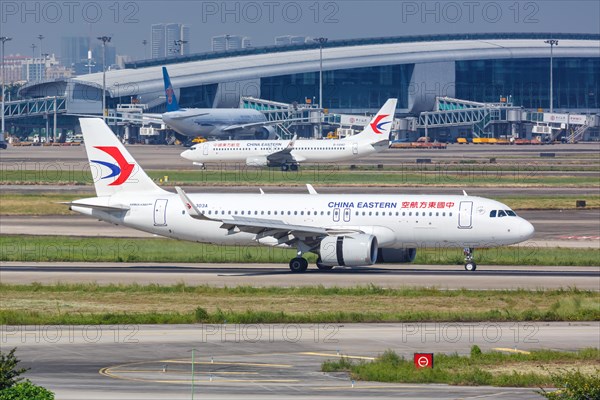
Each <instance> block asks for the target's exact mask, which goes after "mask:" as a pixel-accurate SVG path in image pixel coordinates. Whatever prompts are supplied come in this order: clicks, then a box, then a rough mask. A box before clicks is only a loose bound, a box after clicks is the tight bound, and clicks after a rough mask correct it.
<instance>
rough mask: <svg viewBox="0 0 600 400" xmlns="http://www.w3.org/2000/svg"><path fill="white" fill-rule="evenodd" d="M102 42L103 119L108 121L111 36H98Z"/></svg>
mask: <svg viewBox="0 0 600 400" xmlns="http://www.w3.org/2000/svg"><path fill="white" fill-rule="evenodd" d="M97 39H98V40H101V41H102V119H103V120H105V121H106V42H109V43H110V39H111V37H110V36H98V38H97Z"/></svg>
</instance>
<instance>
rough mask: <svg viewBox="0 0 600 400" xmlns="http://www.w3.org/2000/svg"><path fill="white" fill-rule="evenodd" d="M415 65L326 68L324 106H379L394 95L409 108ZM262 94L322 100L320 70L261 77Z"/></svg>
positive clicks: (281, 98) (285, 99) (300, 100)
mask: <svg viewBox="0 0 600 400" xmlns="http://www.w3.org/2000/svg"><path fill="white" fill-rule="evenodd" d="M413 68H414V65H413V64H405V65H387V66H378V67H366V68H351V69H339V70H333V71H323V103H324V104H323V107H324V108H332V109H357V108H361V109H365V108H371V109H378V108H380V107H381V106H382V105H383V103H385V101H386V100H387V99H389V98H391V97H396V98H398V108H407V107H408V86H409V83H410V77H411V75H412V71H413ZM260 90H261V97H262V98H263V99H269V100H274V101H280V102H284V103H292V102H294V101H295V102H298V103H304V100H305V99H307V98H308V99H313V102H314V103H318V102H319V72H318V71H316V72H309V73H301V74H291V75H279V76H271V77H265V78H262V79H261V86H260Z"/></svg>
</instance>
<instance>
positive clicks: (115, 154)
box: [79, 118, 164, 197]
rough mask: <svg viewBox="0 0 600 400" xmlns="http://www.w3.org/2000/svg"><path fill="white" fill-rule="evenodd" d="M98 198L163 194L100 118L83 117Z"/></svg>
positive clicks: (83, 130) (87, 149)
mask: <svg viewBox="0 0 600 400" xmlns="http://www.w3.org/2000/svg"><path fill="white" fill-rule="evenodd" d="M79 123H80V124H81V131H82V133H83V141H84V143H85V151H86V153H87V156H88V160H89V162H90V169H91V171H92V178H93V180H94V186H95V188H96V196H98V197H101V196H111V195H113V194H116V193H123V192H164V190H163V189H161V188H160V187H158V186H157V185H156V184H155V183H154V182H153V181H152V179H150V177H149V176H148V175H146V173H145V172H144V170H143V169H142V168H141V167H140V166H139V165H138V164H137V162H136V161H135V160H134V159H133V157H132V156H131V154H129V152H128V151H127V149H125V146H123V145H122V144H121V142H120V141H119V139H118V138H117V137H116V136H115V134H114V133H113V132H112V131H111V129H110V128H109V127H108V125H106V123H105V122H104V121H103V120H102V119H101V118H80V119H79Z"/></svg>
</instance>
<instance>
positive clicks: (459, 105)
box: [416, 97, 522, 137]
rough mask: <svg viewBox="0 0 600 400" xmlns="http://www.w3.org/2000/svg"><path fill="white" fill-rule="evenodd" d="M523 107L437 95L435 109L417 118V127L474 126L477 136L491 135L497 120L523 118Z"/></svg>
mask: <svg viewBox="0 0 600 400" xmlns="http://www.w3.org/2000/svg"><path fill="white" fill-rule="evenodd" d="M521 113H522V109H521V107H515V106H513V104H512V103H504V102H499V103H479V102H475V101H468V100H461V99H455V98H451V97H437V98H436V99H435V106H434V110H433V111H425V112H422V113H421V114H420V115H419V118H418V119H417V124H416V127H417V128H424V129H425V136H427V133H428V132H427V131H428V129H429V128H443V127H449V126H466V125H471V126H473V135H474V136H475V137H482V136H489V134H488V133H487V128H488V126H489V125H490V124H492V123H495V122H517V121H520V120H521Z"/></svg>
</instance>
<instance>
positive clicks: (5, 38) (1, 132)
mask: <svg viewBox="0 0 600 400" xmlns="http://www.w3.org/2000/svg"><path fill="white" fill-rule="evenodd" d="M9 40H12V38H9V37H7V36H2V37H0V41H1V42H2V57H1V58H2V129H1V130H0V134H2V135H3V134H4V43H6V42H8V41H9Z"/></svg>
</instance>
